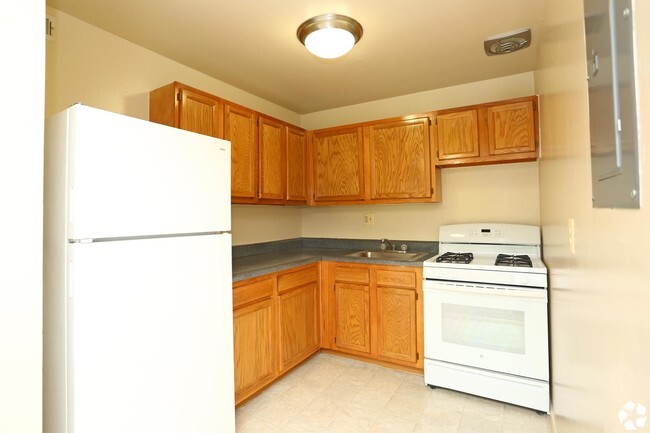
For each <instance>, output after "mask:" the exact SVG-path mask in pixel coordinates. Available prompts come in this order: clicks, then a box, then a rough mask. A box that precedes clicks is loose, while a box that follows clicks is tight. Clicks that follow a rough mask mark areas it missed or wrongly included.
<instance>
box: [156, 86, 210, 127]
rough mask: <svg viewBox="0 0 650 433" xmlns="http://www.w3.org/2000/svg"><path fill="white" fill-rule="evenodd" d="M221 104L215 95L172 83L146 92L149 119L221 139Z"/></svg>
mask: <svg viewBox="0 0 650 433" xmlns="http://www.w3.org/2000/svg"><path fill="white" fill-rule="evenodd" d="M222 118H223V102H222V101H221V99H219V98H217V97H216V96H212V95H210V94H208V93H205V92H202V91H200V90H197V89H194V88H192V87H189V86H186V85H184V84H181V83H178V82H173V83H171V84H168V85H166V86H163V87H160V88H158V89H156V90H152V91H151V92H150V93H149V120H150V121H152V122H156V123H162V124H163V125H167V126H173V127H175V128H180V129H184V130H186V131H192V132H196V133H199V134H203V135H209V136H212V137H217V138H223V122H222Z"/></svg>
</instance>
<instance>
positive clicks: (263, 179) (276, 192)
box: [259, 116, 286, 200]
mask: <svg viewBox="0 0 650 433" xmlns="http://www.w3.org/2000/svg"><path fill="white" fill-rule="evenodd" d="M285 131H286V127H285V125H284V124H282V123H280V122H277V121H275V120H273V119H270V118H267V117H264V116H260V117H259V158H260V181H259V182H260V187H259V189H260V193H259V198H260V199H261V200H264V199H271V200H283V199H284V198H285V191H286V184H285V182H286V178H285V175H284V173H285V171H286V166H285V152H286V149H285V133H286V132H285Z"/></svg>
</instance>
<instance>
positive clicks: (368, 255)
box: [346, 250, 429, 262]
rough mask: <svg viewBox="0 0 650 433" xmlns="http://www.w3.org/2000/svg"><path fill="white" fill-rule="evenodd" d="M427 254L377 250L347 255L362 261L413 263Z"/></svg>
mask: <svg viewBox="0 0 650 433" xmlns="http://www.w3.org/2000/svg"><path fill="white" fill-rule="evenodd" d="M427 254H429V253H427V252H419V251H414V252H405V251H392V250H377V251H357V252H355V253H350V254H346V256H347V257H356V258H360V259H375V260H397V261H400V262H411V261H414V260H417V259H419V258H420V257H424V256H426V255H427Z"/></svg>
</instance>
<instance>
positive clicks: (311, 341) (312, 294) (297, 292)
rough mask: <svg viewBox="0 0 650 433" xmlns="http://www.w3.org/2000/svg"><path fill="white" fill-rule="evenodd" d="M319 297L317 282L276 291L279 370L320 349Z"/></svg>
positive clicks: (281, 370) (282, 370)
mask: <svg viewBox="0 0 650 433" xmlns="http://www.w3.org/2000/svg"><path fill="white" fill-rule="evenodd" d="M319 298H320V290H319V287H318V283H317V282H312V283H309V284H307V285H306V286H303V287H300V288H297V289H294V290H291V291H288V292H285V293H282V294H281V295H279V297H278V310H279V322H280V335H279V336H280V372H284V371H287V370H289V369H290V368H291V367H293V366H295V365H296V364H298V363H299V362H300V361H303V360H304V359H306V358H307V357H308V356H310V355H311V354H312V353H314V352H316V351H317V350H318V349H320V336H319V321H320V319H319V318H320V315H319V310H320V302H319Z"/></svg>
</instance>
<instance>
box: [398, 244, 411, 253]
mask: <svg viewBox="0 0 650 433" xmlns="http://www.w3.org/2000/svg"><path fill="white" fill-rule="evenodd" d="M408 247H409V246H408V245H406V244H402V245H400V246H399V249H400V250H402V251H406V250H407V249H408Z"/></svg>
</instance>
